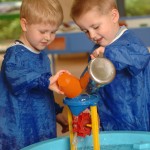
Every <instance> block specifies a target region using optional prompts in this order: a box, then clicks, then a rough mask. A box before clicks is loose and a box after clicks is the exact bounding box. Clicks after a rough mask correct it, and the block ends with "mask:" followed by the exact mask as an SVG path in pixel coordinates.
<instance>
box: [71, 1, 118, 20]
mask: <svg viewBox="0 0 150 150" xmlns="http://www.w3.org/2000/svg"><path fill="white" fill-rule="evenodd" d="M93 8H96V9H97V10H99V11H100V13H101V14H103V15H104V14H107V13H108V12H109V11H111V10H112V9H117V4H116V1H115V0H74V2H73V5H72V8H71V17H72V18H73V19H76V18H79V17H80V16H81V15H82V14H85V13H86V12H88V11H89V10H91V9H93Z"/></svg>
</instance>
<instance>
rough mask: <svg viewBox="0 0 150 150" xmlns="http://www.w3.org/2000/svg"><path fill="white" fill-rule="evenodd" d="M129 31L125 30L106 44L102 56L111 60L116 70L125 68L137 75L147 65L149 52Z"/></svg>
mask: <svg viewBox="0 0 150 150" xmlns="http://www.w3.org/2000/svg"><path fill="white" fill-rule="evenodd" d="M130 32H131V31H130ZM130 32H129V31H128V30H127V31H126V32H125V33H124V35H123V36H122V37H121V38H119V39H118V40H117V41H115V42H114V43H112V44H110V45H108V46H106V48H105V53H104V56H105V57H107V58H108V59H110V60H111V61H112V62H113V64H114V65H115V67H116V70H123V69H125V68H127V70H128V72H129V73H130V74H131V75H137V74H139V73H140V72H141V71H142V70H143V69H144V68H145V66H147V64H148V62H149V52H148V49H147V48H146V47H145V46H143V45H144V44H143V42H142V41H141V40H140V39H138V38H137V37H136V36H135V35H134V34H132V32H131V33H130ZM131 34H132V35H131Z"/></svg>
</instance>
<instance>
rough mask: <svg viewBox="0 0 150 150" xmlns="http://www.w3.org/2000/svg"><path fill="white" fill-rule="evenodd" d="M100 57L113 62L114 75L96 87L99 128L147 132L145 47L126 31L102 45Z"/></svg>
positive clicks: (149, 105)
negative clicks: (104, 45)
mask: <svg viewBox="0 0 150 150" xmlns="http://www.w3.org/2000/svg"><path fill="white" fill-rule="evenodd" d="M95 48H96V47H95ZM104 57H106V58H108V59H109V60H111V61H112V63H113V64H114V66H115V68H116V77H115V79H114V80H113V81H112V82H111V83H109V84H108V85H105V86H103V87H100V88H99V89H97V94H98V95H99V102H98V112H99V116H100V122H101V127H102V130H107V131H109V130H137V131H150V54H149V51H148V49H147V47H145V46H144V44H143V43H142V42H141V40H139V39H138V38H137V37H136V36H135V35H134V33H133V32H131V31H130V30H126V31H125V32H124V33H123V34H122V35H121V36H120V37H119V38H118V39H117V40H115V41H114V42H112V43H111V44H110V45H108V46H106V47H105V52H104Z"/></svg>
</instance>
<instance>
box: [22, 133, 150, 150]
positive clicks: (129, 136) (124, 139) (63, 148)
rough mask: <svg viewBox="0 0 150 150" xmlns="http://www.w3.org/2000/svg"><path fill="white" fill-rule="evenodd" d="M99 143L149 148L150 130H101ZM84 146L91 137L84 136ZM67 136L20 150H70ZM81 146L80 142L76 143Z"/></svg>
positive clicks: (90, 143) (90, 142) (141, 149)
mask: <svg viewBox="0 0 150 150" xmlns="http://www.w3.org/2000/svg"><path fill="white" fill-rule="evenodd" d="M99 138H100V145H101V146H103V145H104V146H105V145H126V144H128V145H129V144H130V145H133V149H135V150H150V132H127V131H118V132H101V133H100V134H99ZM86 140H88V142H86V146H89V147H90V146H91V145H92V137H91V136H88V137H87V138H86ZM69 142H70V141H69V137H59V138H55V139H50V140H46V141H44V142H39V143H37V144H33V145H31V146H28V147H26V148H23V149H22V150H70V143H69ZM78 147H79V148H80V147H82V144H80V143H79V144H78Z"/></svg>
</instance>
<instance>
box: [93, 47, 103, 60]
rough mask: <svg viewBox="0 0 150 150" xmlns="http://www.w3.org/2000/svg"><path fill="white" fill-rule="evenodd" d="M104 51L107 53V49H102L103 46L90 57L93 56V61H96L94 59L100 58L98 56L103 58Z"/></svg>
mask: <svg viewBox="0 0 150 150" xmlns="http://www.w3.org/2000/svg"><path fill="white" fill-rule="evenodd" d="M104 51H105V47H102V46H100V47H98V48H97V49H95V50H94V51H93V53H92V54H91V55H90V56H91V59H94V58H96V57H98V56H100V57H103V53H104Z"/></svg>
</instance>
